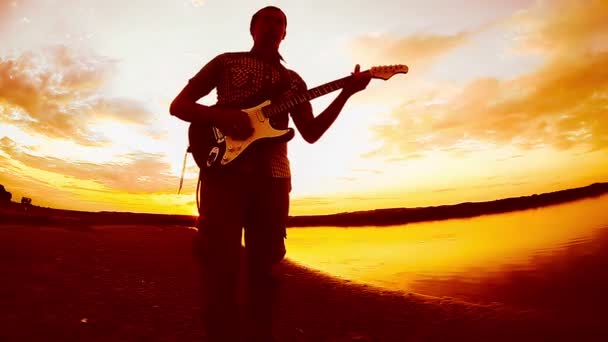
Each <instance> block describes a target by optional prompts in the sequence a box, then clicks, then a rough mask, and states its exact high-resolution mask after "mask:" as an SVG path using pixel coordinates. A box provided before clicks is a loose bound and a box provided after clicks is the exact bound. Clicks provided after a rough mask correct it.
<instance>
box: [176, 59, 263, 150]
mask: <svg viewBox="0 0 608 342" xmlns="http://www.w3.org/2000/svg"><path fill="white" fill-rule="evenodd" d="M221 58H222V55H219V56H217V57H215V58H214V59H212V60H211V61H210V62H209V63H207V64H206V65H205V66H204V67H203V68H202V69H201V70H200V71H199V72H198V73H197V74H196V75H195V76H194V77H193V78H191V79H190V81H189V82H188V84H187V85H186V86H185V87H184V89H182V91H180V93H179V94H178V95H177V96H176V97H175V99H174V100H173V101H172V102H171V106H170V107H169V112H170V113H171V115H174V116H176V117H178V118H180V119H182V120H184V121H187V122H192V123H202V124H208V125H213V126H216V127H217V128H219V129H220V130H221V131H222V132H223V133H224V134H226V135H229V136H232V137H233V138H235V139H238V140H245V139H247V138H248V137H249V136H251V134H253V127H252V126H251V122H250V120H249V116H248V115H247V113H245V112H242V111H240V110H236V109H220V108H217V107H213V106H206V105H202V104H199V103H197V101H198V100H199V99H200V98H202V97H204V96H207V95H208V94H209V93H210V92H211V91H212V90H213V89H214V88H215V87H217V85H218V83H219V79H220V74H221V71H222V61H221Z"/></svg>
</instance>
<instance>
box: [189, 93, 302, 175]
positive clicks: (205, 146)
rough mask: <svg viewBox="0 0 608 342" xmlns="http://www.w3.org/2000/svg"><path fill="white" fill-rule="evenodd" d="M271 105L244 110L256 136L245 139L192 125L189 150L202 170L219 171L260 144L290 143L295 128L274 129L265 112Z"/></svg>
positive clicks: (214, 128)
mask: <svg viewBox="0 0 608 342" xmlns="http://www.w3.org/2000/svg"><path fill="white" fill-rule="evenodd" d="M271 103H272V102H271V101H270V100H267V101H264V102H262V103H261V104H259V105H257V106H255V107H252V108H248V109H241V110H242V111H243V112H245V113H247V115H249V120H250V121H251V126H252V127H253V134H252V135H251V136H250V137H249V138H247V139H245V140H237V139H233V138H232V137H230V136H228V135H224V134H223V133H222V132H221V131H220V130H219V129H218V128H217V127H215V126H211V125H206V124H200V123H191V124H190V127H189V128H188V140H189V144H190V146H189V148H188V149H189V151H190V152H191V153H192V156H193V157H194V160H195V161H196V164H197V165H198V166H199V168H201V169H218V168H222V167H224V166H227V165H228V164H230V163H232V162H233V161H235V160H237V159H238V158H239V156H241V155H242V154H243V153H244V152H245V151H246V150H248V149H249V148H250V147H251V146H252V145H254V144H256V143H258V142H261V141H275V142H287V141H289V140H291V139H293V137H294V135H295V132H294V130H293V129H292V128H287V129H275V128H274V127H272V125H271V124H270V118H268V117H266V116H265V115H264V113H263V112H262V110H263V108H264V107H267V106H269V105H271Z"/></svg>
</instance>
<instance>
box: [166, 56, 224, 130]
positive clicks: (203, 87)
mask: <svg viewBox="0 0 608 342" xmlns="http://www.w3.org/2000/svg"><path fill="white" fill-rule="evenodd" d="M220 58H221V57H220V56H217V57H215V58H213V59H212V60H211V61H209V63H207V64H206V65H205V66H203V68H202V69H201V70H200V71H199V72H198V73H197V74H196V75H195V76H194V77H193V78H191V79H190V80H189V81H188V84H187V85H186V86H185V87H184V88H183V89H182V90H181V91H180V92H179V94H178V95H177V96H176V97H175V99H174V100H173V101H172V102H171V106H170V107H169V112H170V113H171V115H174V116H176V117H178V118H180V119H182V120H184V121H187V122H196V123H212V122H213V121H214V117H215V116H217V115H218V113H217V112H218V110H217V109H215V108H213V107H210V106H205V105H202V104H198V103H197V102H196V101H198V100H199V99H200V98H202V97H204V96H207V95H208V94H209V93H210V92H211V91H212V90H213V89H214V88H215V87H216V86H217V84H218V83H219V77H220V72H221V67H222V66H221V60H220Z"/></svg>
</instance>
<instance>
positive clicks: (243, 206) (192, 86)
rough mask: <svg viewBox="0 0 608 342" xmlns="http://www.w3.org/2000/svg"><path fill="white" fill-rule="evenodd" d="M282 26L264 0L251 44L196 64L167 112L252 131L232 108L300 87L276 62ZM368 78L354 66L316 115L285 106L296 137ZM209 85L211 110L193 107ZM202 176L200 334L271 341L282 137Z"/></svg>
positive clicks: (281, 123) (331, 113)
mask: <svg viewBox="0 0 608 342" xmlns="http://www.w3.org/2000/svg"><path fill="white" fill-rule="evenodd" d="M286 27H287V18H286V16H285V14H284V13H283V12H282V11H281V10H280V9H279V8H276V7H273V6H269V7H265V8H262V9H261V10H259V11H258V12H256V13H255V14H254V15H253V17H252V18H251V24H250V32H251V35H252V37H253V40H254V44H253V47H252V48H251V50H250V51H243V52H228V53H223V54H220V55H218V56H216V57H215V58H213V59H212V60H211V61H209V62H208V63H207V64H205V65H204V66H203V68H202V69H201V70H200V71H199V72H198V73H197V74H196V75H195V76H194V77H193V78H191V79H190V80H189V82H188V84H187V85H186V86H185V87H184V89H183V90H182V91H181V92H180V93H179V95H177V97H176V98H175V100H173V102H172V104H171V108H170V112H171V114H172V115H175V116H177V117H178V118H180V119H182V120H185V121H188V122H196V123H205V124H210V125H213V126H215V127H217V128H219V129H220V131H221V132H222V133H223V134H225V135H228V136H231V137H233V138H234V139H239V140H243V139H246V138H247V137H249V136H251V134H252V132H253V129H252V126H251V123H250V121H249V117H248V115H247V114H246V113H244V112H242V111H241V110H239V109H245V108H250V107H253V106H255V105H257V104H259V103H261V102H262V101H263V100H266V99H269V98H275V97H276V96H278V95H281V96H290V94H295V93H297V92H301V91H305V90H306V89H307V86H306V84H305V82H304V81H303V80H302V78H301V77H300V76H299V75H298V74H297V73H296V72H294V71H292V70H288V69H286V68H285V67H284V66H283V65H282V64H281V60H282V57H281V55H280V54H279V45H280V44H281V41H282V40H283V39H284V38H285V35H286ZM369 81H370V76H369V74H367V73H360V72H359V65H357V66H356V67H355V72H354V73H353V77H352V78H351V79H350V81H349V82H347V83H346V85H345V86H344V87H343V89H342V91H341V92H340V94H339V95H338V96H337V97H336V99H335V100H334V101H333V102H332V103H331V104H330V105H329V106H328V107H327V109H325V110H324V111H323V112H322V113H321V114H319V115H318V116H316V117H315V116H314V115H313V112H312V106H311V105H310V103H309V102H306V103H305V104H303V105H300V106H298V107H297V108H295V109H293V110H292V111H291V113H289V114H291V117H292V119H293V122H294V124H295V126H296V128H297V129H298V131H299V132H300V134H301V135H302V137H303V138H304V140H306V141H307V142H309V143H311V144H312V143H314V142H316V141H317V140H318V139H319V138H320V137H321V136H322V135H323V134H324V133H325V131H326V130H327V129H328V128H329V127H330V126H331V124H332V123H333V122H334V120H335V119H336V117H337V116H338V114H339V112H340V111H341V110H342V108H343V106H344V104H345V103H346V101H347V100H348V99H349V98H350V96H351V95H353V94H355V93H357V92H358V91H361V90H363V89H365V87H366V86H367V84H368V83H369ZM214 88H216V89H217V104H216V105H215V106H205V105H201V104H198V103H196V102H197V101H198V100H199V99H200V98H202V97H204V96H206V95H207V94H209V93H210V92H211V91H212V90H213V89H214ZM288 121H289V116H288V113H284V114H282V115H280V116H279V117H278V118H276V120H274V121H271V122H272V125H273V126H274V127H275V128H281V129H284V128H287V125H288ZM201 181H202V183H201V184H202V185H201V189H200V198H199V199H200V212H199V214H200V217H199V236H200V241H201V251H202V257H201V260H202V261H203V264H204V267H203V269H204V270H205V271H204V273H203V275H204V277H203V279H204V281H203V282H204V283H205V284H204V285H205V286H206V287H207V288H206V290H205V292H206V293H205V297H206V304H205V308H204V310H205V326H206V330H207V334H208V337H209V339H210V341H240V338H241V336H242V335H244V336H243V337H245V338H246V340H247V341H256V342H266V341H274V338H273V336H272V312H273V304H274V302H275V299H276V295H277V290H278V286H279V279H278V275H277V274H275V271H274V270H275V269H276V265H277V264H278V263H279V262H280V261H281V260H282V259H283V258H284V256H285V244H284V238H285V237H286V222H287V217H288V213H289V193H290V191H291V173H290V165H289V160H288V157H287V143H286V142H264V143H260V144H257V145H255V146H253V145H252V146H251V147H250V150H249V151H248V152H247V153H243V155H241V156H240V157H239V158H238V159H237V160H235V161H234V162H231V163H230V164H228V165H227V166H225V167H223V168H222V169H221V170H211V169H209V170H206V169H202V170H201ZM243 228H244V230H245V251H246V260H247V262H246V270H247V271H246V275H247V280H246V284H247V286H246V289H247V291H246V292H247V293H246V298H247V301H246V309H245V317H246V324H245V326H244V327H241V326H239V310H238V302H237V289H238V275H239V267H240V266H239V260H240V257H239V256H240V251H241V234H242V229H243ZM243 333H244V334H243Z"/></svg>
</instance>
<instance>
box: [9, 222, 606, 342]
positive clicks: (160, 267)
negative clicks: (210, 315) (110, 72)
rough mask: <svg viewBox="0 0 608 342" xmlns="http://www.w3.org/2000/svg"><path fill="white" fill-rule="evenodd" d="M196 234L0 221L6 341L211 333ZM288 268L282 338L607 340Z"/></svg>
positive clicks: (532, 319)
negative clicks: (204, 321) (204, 316)
mask: <svg viewBox="0 0 608 342" xmlns="http://www.w3.org/2000/svg"><path fill="white" fill-rule="evenodd" d="M195 234H196V231H195V230H192V229H187V228H183V227H169V226H167V227H152V226H53V227H51V226H33V225H0V241H1V247H0V274H2V286H0V341H205V338H204V335H205V332H204V331H203V330H202V328H201V319H200V316H201V307H200V285H201V284H200V278H199V273H198V270H197V263H196V261H195V259H194V257H193V250H192V239H193V237H194V236H195ZM288 257H289V251H288ZM282 272H283V276H284V282H283V291H282V294H281V298H280V307H279V310H278V315H277V318H276V331H277V335H278V337H279V339H280V341H515V340H517V341H556V340H560V341H574V340H578V341H581V340H582V341H594V340H601V337H600V334H601V333H602V330H601V328H600V324H599V323H600V318H599V317H598V318H597V320H589V319H580V320H579V321H573V320H572V319H571V317H573V316H575V315H563V313H561V314H560V313H555V312H549V311H542V310H530V309H527V310H523V309H520V308H516V307H509V306H506V305H504V304H501V303H484V304H479V303H468V302H465V301H462V300H459V299H457V298H445V297H442V298H437V297H429V296H424V295H421V294H415V293H403V292H397V291H387V290H381V289H378V288H374V287H371V286H366V285H362V284H356V283H353V282H350V281H345V280H340V279H336V278H333V277H331V276H329V275H326V274H322V273H320V272H317V271H314V270H309V269H305V268H303V267H300V266H298V265H297V264H295V263H293V262H291V261H289V259H288V261H286V262H285V263H284V264H283V266H282ZM569 317H570V318H569Z"/></svg>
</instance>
